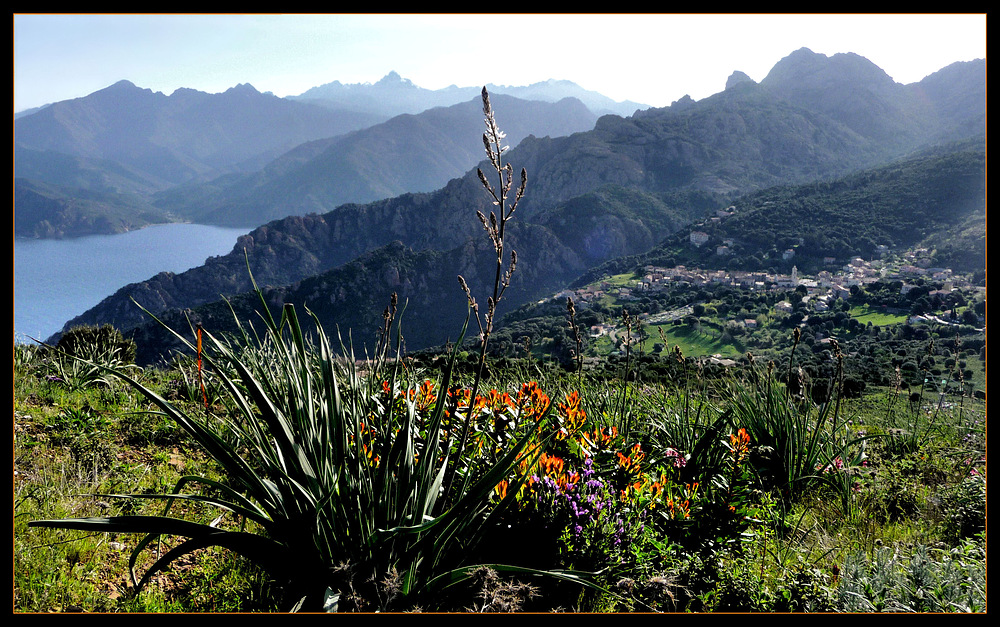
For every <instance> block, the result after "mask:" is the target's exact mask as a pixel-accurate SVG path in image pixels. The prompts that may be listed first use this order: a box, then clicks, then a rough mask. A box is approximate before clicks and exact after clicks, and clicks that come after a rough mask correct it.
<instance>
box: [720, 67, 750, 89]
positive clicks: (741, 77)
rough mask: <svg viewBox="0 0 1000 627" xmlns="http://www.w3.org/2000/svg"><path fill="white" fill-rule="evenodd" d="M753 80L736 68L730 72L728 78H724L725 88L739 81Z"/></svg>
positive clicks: (748, 81)
mask: <svg viewBox="0 0 1000 627" xmlns="http://www.w3.org/2000/svg"><path fill="white" fill-rule="evenodd" d="M753 82H754V80H753V79H752V78H750V77H749V76H747V75H746V74H744V73H743V72H740V71H739V70H737V71H735V72H733V73H732V74H730V75H729V78H728V79H727V80H726V89H731V88H733V87H735V86H736V85H739V84H740V83H753Z"/></svg>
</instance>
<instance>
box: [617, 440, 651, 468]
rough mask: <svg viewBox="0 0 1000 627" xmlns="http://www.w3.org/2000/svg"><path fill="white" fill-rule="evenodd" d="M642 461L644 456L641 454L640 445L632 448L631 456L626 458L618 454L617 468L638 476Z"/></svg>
mask: <svg viewBox="0 0 1000 627" xmlns="http://www.w3.org/2000/svg"><path fill="white" fill-rule="evenodd" d="M644 459H646V454H645V453H643V452H642V445H641V444H636V445H635V446H633V447H632V451H631V455H628V456H626V455H623V454H622V453H621V452H620V451H619V452H618V466H619V467H621V468H622V469H624V470H625V471H626V472H629V473H632V474H639V472H640V471H641V465H642V461H643V460H644Z"/></svg>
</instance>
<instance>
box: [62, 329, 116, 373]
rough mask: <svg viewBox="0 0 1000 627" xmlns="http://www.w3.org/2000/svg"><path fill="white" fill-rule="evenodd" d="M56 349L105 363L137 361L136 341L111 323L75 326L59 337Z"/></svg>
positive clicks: (69, 354)
mask: <svg viewBox="0 0 1000 627" xmlns="http://www.w3.org/2000/svg"><path fill="white" fill-rule="evenodd" d="M56 349H57V350H58V351H59V352H60V353H63V354H65V355H67V356H70V357H77V358H80V359H86V360H88V361H93V362H95V363H99V364H103V363H106V362H109V361H114V362H118V363H121V364H133V363H135V342H133V341H132V340H130V339H126V338H125V337H124V336H123V335H122V334H121V331H119V330H118V329H116V328H114V327H113V326H111V325H110V324H104V325H101V326H99V327H95V326H91V325H83V326H78V327H73V328H72V329H70V330H69V331H66V333H64V334H63V335H62V337H60V338H59V342H58V343H57V344H56Z"/></svg>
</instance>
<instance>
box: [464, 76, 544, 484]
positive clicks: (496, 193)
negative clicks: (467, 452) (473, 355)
mask: <svg viewBox="0 0 1000 627" xmlns="http://www.w3.org/2000/svg"><path fill="white" fill-rule="evenodd" d="M483 115H484V116H485V122H486V132H485V133H483V146H484V147H485V148H486V155H487V156H488V157H489V161H490V166H491V172H490V175H489V176H487V175H486V174H485V173H484V172H483V171H482V169H477V173H478V175H479V181H480V182H481V183H482V184H483V188H484V189H485V190H486V192H487V193H488V194H489V195H490V197H491V198H492V199H493V206H494V209H493V210H492V211H490V215H489V217H487V216H486V214H484V213H483V212H482V211H476V215H477V217H478V218H479V221H480V222H481V223H482V224H483V228H484V229H485V230H486V233H487V235H489V238H490V241H491V242H492V243H493V250H494V251H495V252H496V273H495V275H494V279H493V293H492V295H491V296H489V297H488V298H487V301H486V314H485V316H482V315H480V311H479V305H478V303H476V300H475V298H473V297H472V291H471V290H470V289H469V286H468V284H467V283H466V282H465V279H464V278H463V277H462V276H461V275H460V276H459V277H458V282H459V284H460V285H461V286H462V289H463V290H464V291H465V295H466V297H467V298H468V300H469V307H470V308H471V309H472V312H473V313H474V314H475V320H476V323H477V324H478V325H479V366H478V368H477V369H476V379H475V382H474V383H473V386H472V396H471V398H472V400H473V402H472V403H470V406H469V407H470V408H469V412H468V414H467V415H466V417H465V424H464V426H463V428H462V438H461V440H460V441H459V445H458V456H459V457H461V455H462V452H463V450H464V449H465V446H466V444H467V442H468V439H469V430H470V429H471V426H472V420H473V416H472V409H473V408H474V407H475V399H476V396H477V394H478V393H479V388H480V385H481V383H482V378H483V371H484V369H485V367H486V352H487V348H488V345H489V341H490V335H492V333H493V323H494V321H495V317H496V310H497V305H499V303H500V300H501V299H502V298H503V295H504V293H505V292H506V291H507V288H508V287H510V279H511V276H512V275H513V274H514V268H515V266H516V265H517V252H516V251H514V250H513V249H511V251H510V256H509V257H510V258H509V260H508V259H507V258H506V249H505V247H506V241H505V236H506V228H507V222H508V220H510V218H511V216H513V215H514V211H515V210H516V209H517V204H518V202H520V200H521V198H522V197H523V196H524V188H525V185H526V184H527V182H528V174H527V172H526V171H525V170H524V168H521V181H520V185H519V186H518V188H517V190H516V192H515V193H514V198H513V199H512V200H511V199H510V193H511V189H513V184H514V168H513V167H512V166H511V165H510V163H504V161H503V154H504V153H505V152H506V151H507V150H508V148H509V146H506V145H504V143H503V141H504V139H505V137H506V135H505V133H504V132H503V131H501V130H500V127H498V126H497V123H496V118H495V117H494V115H493V107H492V106H491V105H490V95H489V92H487V91H486V87H483ZM493 177H495V181H496V183H495V185H494V183H491V182H490V179H491V178H493ZM505 265H506V270H505V269H504V266H505ZM453 479H454V476H453V477H452V478H451V480H453Z"/></svg>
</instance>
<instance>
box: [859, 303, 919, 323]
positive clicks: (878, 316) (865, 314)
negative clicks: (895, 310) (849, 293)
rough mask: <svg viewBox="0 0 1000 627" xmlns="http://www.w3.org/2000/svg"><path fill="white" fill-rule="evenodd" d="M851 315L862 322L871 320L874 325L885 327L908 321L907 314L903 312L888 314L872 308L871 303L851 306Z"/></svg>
mask: <svg viewBox="0 0 1000 627" xmlns="http://www.w3.org/2000/svg"><path fill="white" fill-rule="evenodd" d="M849 313H850V316H851V317H852V318H854V319H856V320H857V321H858V322H860V323H861V324H868V323H869V322H871V323H872V324H873V325H874V326H877V327H883V326H889V325H892V324H899V323H900V322H905V321H906V318H907V317H906V316H905V315H901V314H887V313H883V312H880V311H878V310H877V309H872V308H871V307H870V306H869V305H861V306H855V307H851V311H850V312H849Z"/></svg>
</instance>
